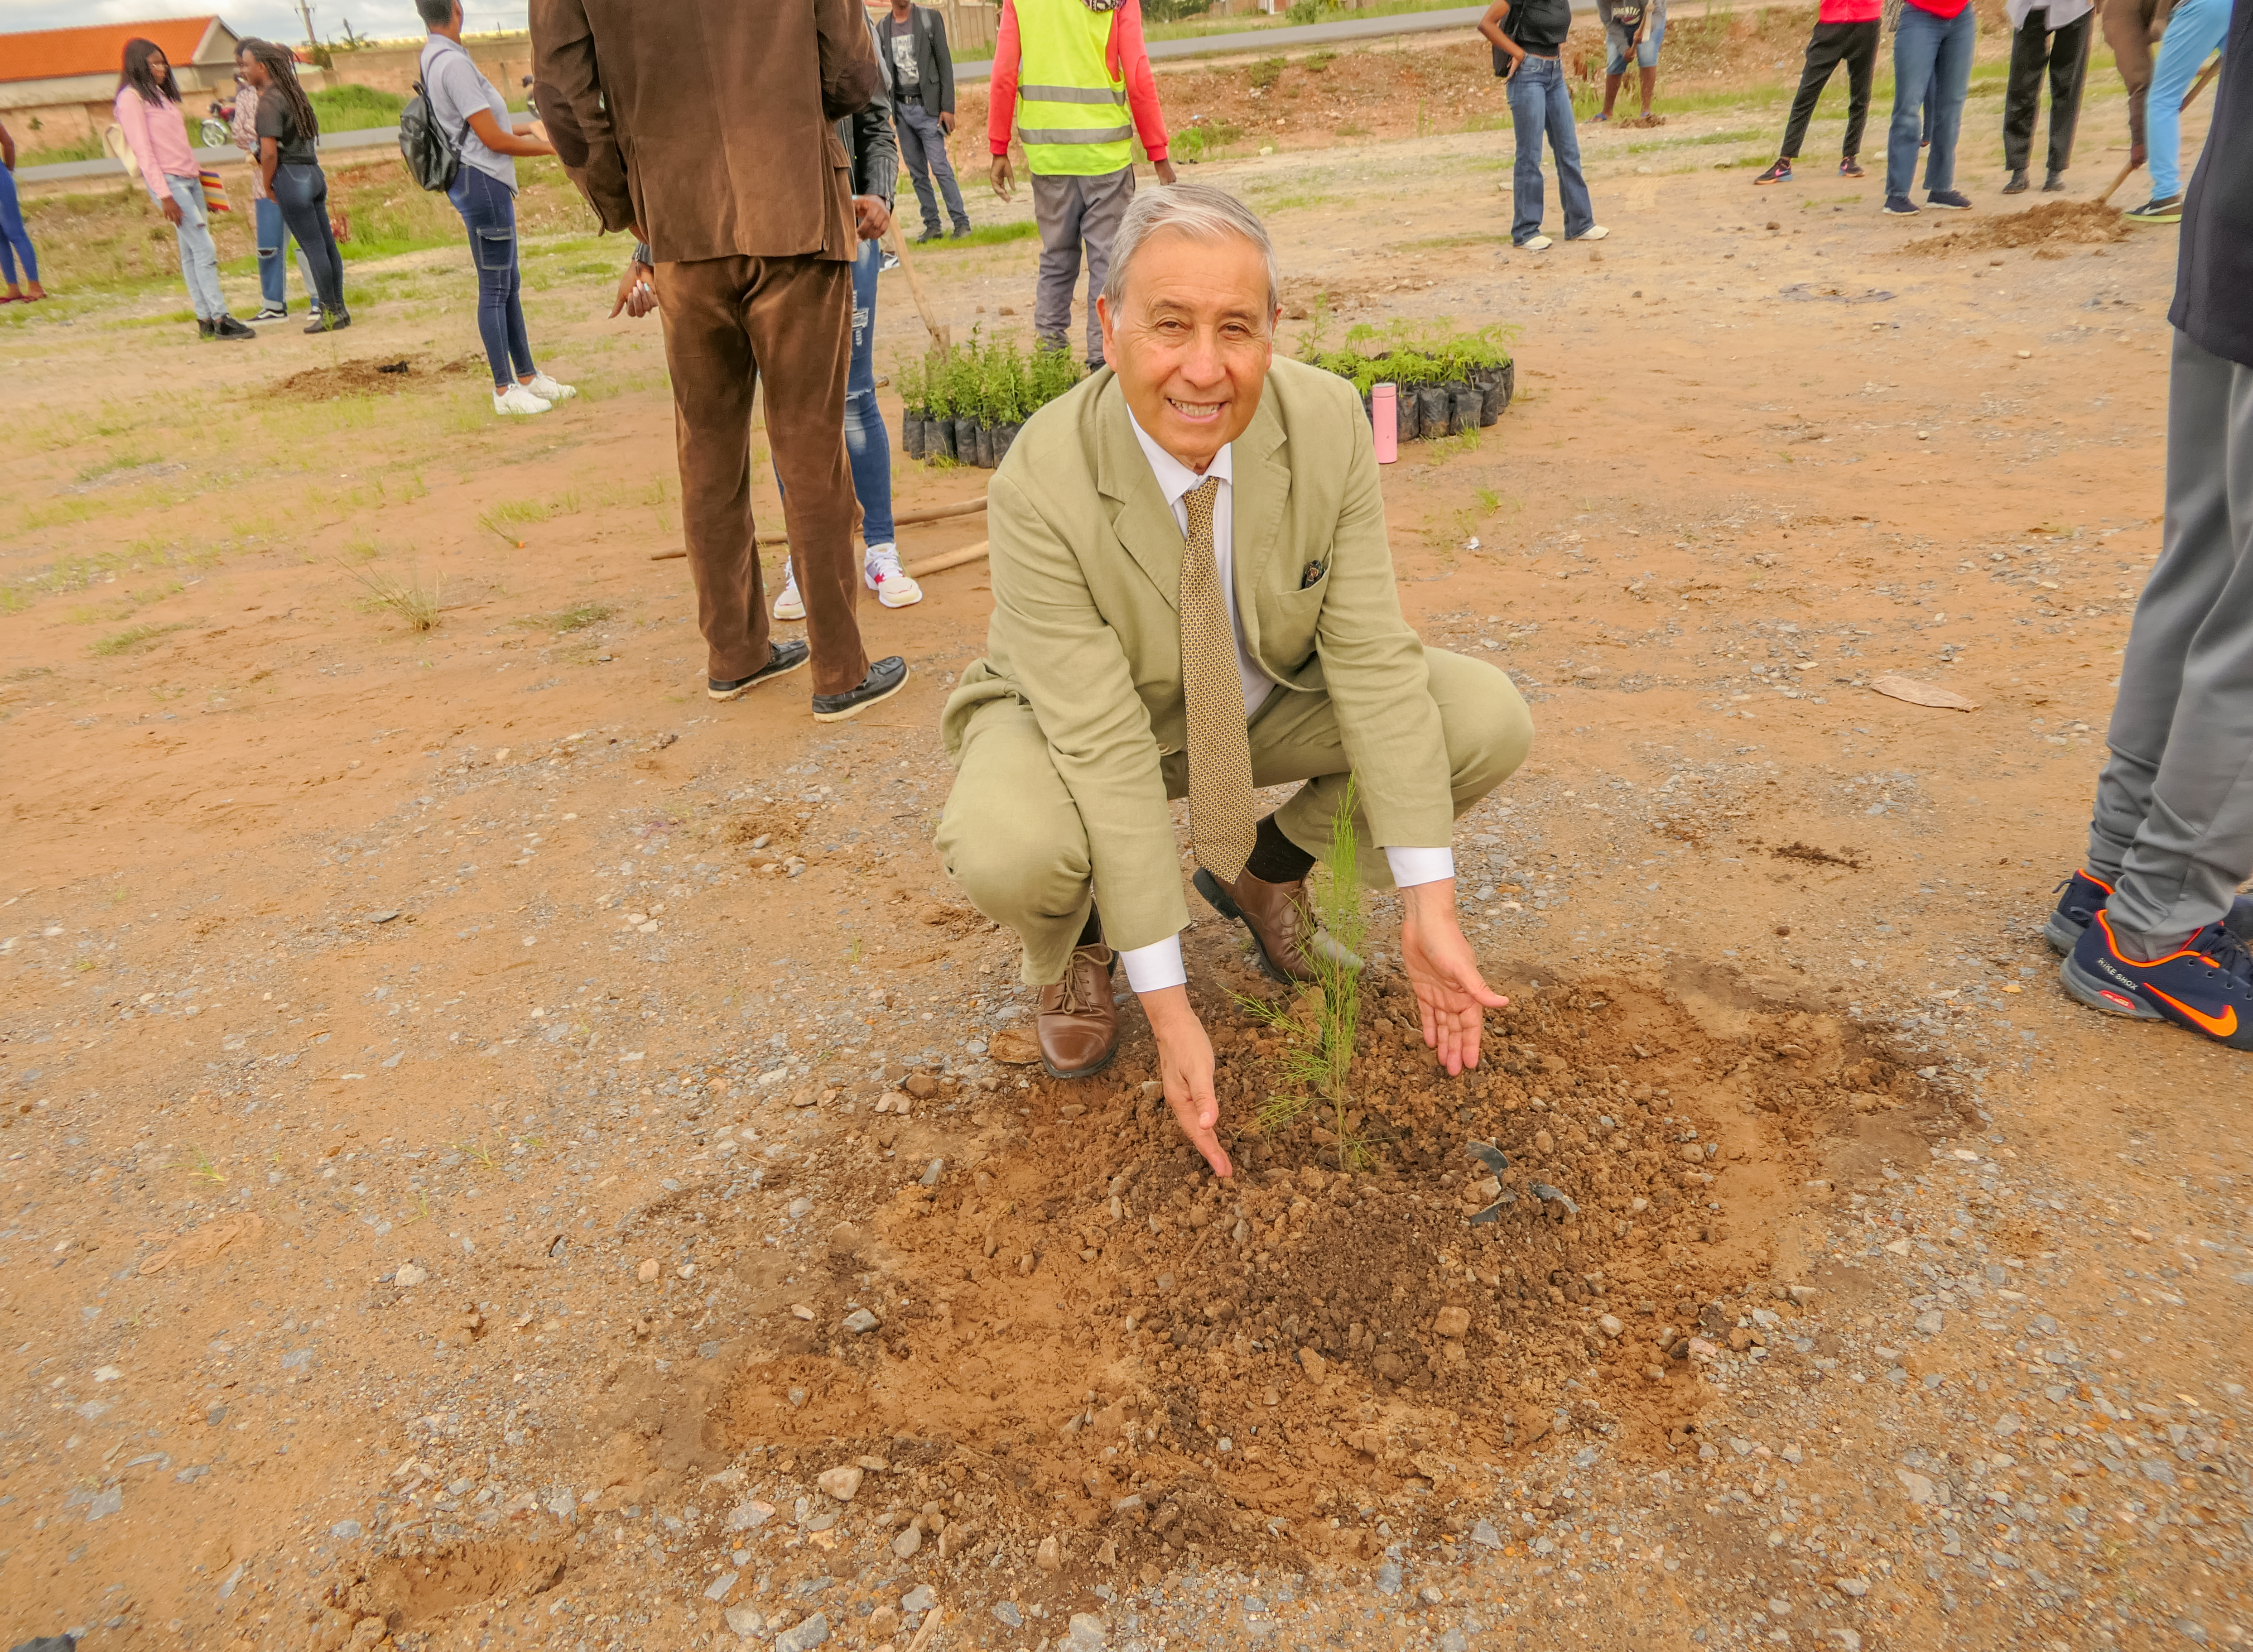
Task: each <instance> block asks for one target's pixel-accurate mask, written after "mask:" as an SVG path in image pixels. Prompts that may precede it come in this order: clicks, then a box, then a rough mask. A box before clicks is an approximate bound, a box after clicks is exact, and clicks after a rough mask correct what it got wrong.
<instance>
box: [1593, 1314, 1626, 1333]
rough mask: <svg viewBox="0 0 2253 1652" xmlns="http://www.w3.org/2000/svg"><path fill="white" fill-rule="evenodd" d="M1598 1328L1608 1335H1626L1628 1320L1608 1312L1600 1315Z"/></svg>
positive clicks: (1597, 1323)
mask: <svg viewBox="0 0 2253 1652" xmlns="http://www.w3.org/2000/svg"><path fill="white" fill-rule="evenodd" d="M1596 1328H1597V1329H1598V1330H1600V1331H1601V1332H1602V1333H1603V1334H1604V1335H1606V1336H1624V1335H1626V1334H1627V1322H1626V1321H1624V1320H1622V1319H1621V1318H1620V1316H1619V1315H1618V1314H1602V1315H1600V1316H1599V1317H1598V1319H1597V1321H1596Z"/></svg>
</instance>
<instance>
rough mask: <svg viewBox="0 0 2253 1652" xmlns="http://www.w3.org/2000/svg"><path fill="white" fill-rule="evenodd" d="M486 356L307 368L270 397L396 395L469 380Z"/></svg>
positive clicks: (277, 385) (327, 398)
mask: <svg viewBox="0 0 2253 1652" xmlns="http://www.w3.org/2000/svg"><path fill="white" fill-rule="evenodd" d="M484 366H485V358H484V357H483V356H456V357H454V358H453V359H450V360H443V361H442V360H438V359H435V358H433V357H431V356H429V355H410V356H393V357H388V358H385V357H376V356H368V357H363V358H360V359H355V360H352V361H339V362H338V363H337V364H336V365H335V366H330V367H308V368H306V369H305V370H304V371H303V373H291V374H290V375H289V377H288V378H286V379H282V380H277V381H276V383H275V385H274V387H273V388H272V389H271V390H269V392H268V393H267V394H269V395H275V396H282V397H285V398H287V399H289V400H291V401H334V400H335V399H336V398H337V397H338V396H369V395H396V394H399V392H401V390H406V389H409V388H411V387H414V386H415V385H418V384H429V383H430V382H431V381H432V380H438V379H461V378H466V377H467V376H468V375H469V374H471V373H474V372H477V371H479V370H480V369H482V368H483V367H484Z"/></svg>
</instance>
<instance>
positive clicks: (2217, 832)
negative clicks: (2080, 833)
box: [2088, 332, 2253, 941]
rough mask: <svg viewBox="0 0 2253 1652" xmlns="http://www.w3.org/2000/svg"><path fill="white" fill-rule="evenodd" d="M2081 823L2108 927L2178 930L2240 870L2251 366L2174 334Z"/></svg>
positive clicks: (2250, 835) (2248, 655)
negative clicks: (2161, 462) (2163, 501)
mask: <svg viewBox="0 0 2253 1652" xmlns="http://www.w3.org/2000/svg"><path fill="white" fill-rule="evenodd" d="M2166 510H2167V513H2166V528H2165V530H2164V531H2163V533H2162V537H2161V541H2160V545H2161V548H2160V551H2159V561H2158V563H2157V564H2155V565H2154V566H2153V568H2152V577H2151V580H2150V582H2148V583H2147V584H2145V587H2144V594H2143V596H2142V597H2141V598H2139V599H2138V602H2137V603H2136V618H2135V623H2134V624H2133V625H2132V626H2131V628H2130V630H2129V632H2128V647H2127V651H2126V653H2125V656H2124V658H2123V659H2122V660H2121V664H2120V695H2119V699H2118V701H2117V702H2116V703H2115V705H2114V706H2113V708H2112V727H2111V728H2110V731H2109V732H2108V733H2107V735H2106V736H2105V738H2106V742H2107V743H2108V744H2110V747H2111V749H2112V756H2111V758H2110V761H2109V762H2107V763H2105V765H2104V772H2103V775H2101V776H2100V777H2098V779H2097V782H2096V812H2095V815H2094V817H2093V818H2092V819H2090V821H2089V864H2088V870H2089V873H2090V875H2093V876H2095V877H2098V878H2101V879H2103V881H2104V882H2108V883H2110V884H2112V885H2113V886H2114V888H2113V893H2112V896H2111V898H2110V900H2109V901H2108V902H2106V903H2105V907H2106V910H2107V911H2109V912H2110V914H2111V918H2112V924H2113V927H2114V928H2115V929H2117V930H2121V931H2125V932H2126V933H2128V934H2131V935H2135V936H2138V937H2141V938H2147V939H2151V940H2158V941H2180V939H2181V938H2183V937H2185V936H2187V935H2189V934H2191V933H2192V932H2193V931H2196V930H2199V929H2201V928H2203V927H2204V926H2205V925H2207V924H2211V923H2214V922H2215V921H2216V920H2217V919H2219V918H2220V917H2222V914H2223V913H2225V912H2227V911H2228V910H2229V903H2230V899H2231V897H2232V896H2233V895H2234V894H2235V892H2236V889H2237V886H2238V884H2240V883H2241V882H2244V881H2245V879H2246V878H2247V877H2248V876H2249V875H2253V368H2249V367H2243V366H2238V365H2237V364H2236V362H2233V361H2225V360H2223V359H2222V358H2221V357H2219V356H2214V355H2209V354H2208V353H2207V352H2205V351H2203V350H2201V349H2200V348H2199V347H2198V345H2195V344H2193V343H2192V342H2191V340H2190V338H2189V336H2188V335H2187V334H2185V333H2182V332H2177V333H2176V334H2175V353H2174V368H2173V377H2172V378H2171V379H2170V380H2169V382H2168V388H2167V506H2166Z"/></svg>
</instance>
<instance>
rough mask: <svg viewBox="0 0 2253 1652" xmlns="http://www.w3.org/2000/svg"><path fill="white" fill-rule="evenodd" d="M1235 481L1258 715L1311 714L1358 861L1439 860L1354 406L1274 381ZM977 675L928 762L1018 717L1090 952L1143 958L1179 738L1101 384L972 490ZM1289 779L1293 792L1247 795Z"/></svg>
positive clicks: (1160, 542)
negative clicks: (1080, 843)
mask: <svg viewBox="0 0 2253 1652" xmlns="http://www.w3.org/2000/svg"><path fill="white" fill-rule="evenodd" d="M1233 464H1234V476H1233V477H1232V480H1231V490H1232V496H1233V505H1234V515H1233V519H1232V520H1233V536H1234V563H1235V568H1234V582H1235V586H1236V598H1237V606H1238V611H1239V613H1240V614H1241V615H1242V617H1243V622H1244V631H1245V642H1246V644H1247V645H1249V648H1250V651H1251V653H1252V658H1253V659H1255V660H1257V661H1258V662H1259V666H1261V668H1262V669H1264V670H1265V671H1266V673H1267V674H1268V675H1269V676H1271V677H1273V678H1274V679H1275V680H1276V682H1277V683H1279V684H1280V687H1278V688H1276V689H1274V690H1273V691H1271V693H1270V696H1269V700H1268V702H1267V704H1266V706H1264V707H1262V708H1261V712H1262V713H1263V714H1265V713H1269V712H1272V711H1273V709H1274V708H1275V707H1276V706H1277V705H1278V704H1280V697H1281V696H1283V695H1287V694H1327V695H1329V699H1330V701H1331V705H1332V708H1333V710H1334V714H1335V715H1336V719H1337V725H1338V728H1339V730H1340V732H1341V734H1342V735H1343V742H1344V746H1345V749H1346V753H1347V756H1348V757H1349V758H1350V760H1351V763H1352V766H1353V770H1354V773H1355V775H1356V777H1357V792H1358V796H1359V800H1360V803H1361V806H1362V810H1363V812H1364V818H1365V819H1367V820H1368V822H1369V825H1370V827H1371V831H1372V832H1373V833H1374V834H1375V837H1376V840H1377V842H1378V843H1379V844H1384V845H1387V846H1390V847H1399V848H1412V847H1440V846H1442V845H1446V844H1448V843H1451V842H1452V841H1453V826H1454V807H1453V803H1452V800H1451V798H1450V796H1449V791H1448V771H1447V747H1446V744H1445V742H1444V741H1443V739H1442V737H1441V732H1440V715H1439V711H1438V708H1436V706H1435V705H1434V704H1433V700H1432V696H1431V694H1430V691H1429V689H1428V688H1427V687H1426V673H1425V663H1424V649H1423V645H1422V644H1421V643H1420V642H1419V641H1418V640H1417V638H1416V634H1415V633H1414V632H1413V631H1410V630H1409V628H1408V624H1407V622H1406V620H1405V619H1403V618H1402V617H1401V613H1400V603H1399V597H1398V596H1397V595H1396V593H1395V591H1394V588H1393V575H1392V550H1391V547H1389V545H1388V544H1387V542H1386V538H1385V500H1384V496H1383V494H1382V493H1381V491H1379V489H1378V469H1377V455H1376V452H1375V450H1374V449H1373V448H1372V447H1371V441H1370V431H1369V422H1368V421H1367V419H1366V418H1364V416H1363V414H1362V410H1361V403H1360V401H1359V399H1358V398H1357V397H1356V396H1355V394H1354V393H1353V390H1352V387H1350V386H1349V385H1348V384H1346V383H1345V382H1344V381H1343V380H1341V379H1338V378H1337V377H1336V376H1335V375H1333V374H1330V373H1323V372H1322V371H1320V370H1318V369H1316V368H1314V367H1309V366H1305V365H1303V364H1301V363H1299V362H1295V361H1287V360H1282V359H1278V360H1277V361H1276V362H1275V363H1274V365H1273V367H1272V368H1271V369H1270V370H1269V373H1268V375H1267V380H1266V388H1265V391H1264V392H1263V394H1261V396H1260V399H1259V412H1258V413H1257V414H1256V415H1253V417H1252V423H1251V426H1250V428H1249V429H1246V430H1245V432H1244V434H1243V435H1242V436H1238V437H1237V438H1236V442H1235V444H1234V450H1233ZM987 532H988V535H989V538H990V540H991V541H992V550H991V558H992V572H993V587H994V612H993V617H992V620H991V622H990V624H989V628H988V631H987V655H986V658H985V659H980V660H979V661H977V662H975V663H974V664H973V665H972V666H970V668H969V669H968V670H967V671H966V672H965V673H963V676H962V680H961V683H960V686H959V687H957V688H956V689H955V691H954V693H953V694H952V697H951V698H950V699H949V700H948V701H947V705H946V711H945V721H944V733H945V741H946V749H947V754H948V756H949V757H950V758H951V759H952V760H953V761H955V762H956V763H959V762H960V760H961V750H962V743H963V738H964V735H965V734H966V731H967V730H968V728H969V727H970V725H971V723H972V721H973V720H974V719H975V718H976V716H977V715H978V714H979V713H980V710H982V709H983V708H987V707H988V706H990V705H992V704H993V703H994V702H995V701H1022V703H1023V704H1024V705H1026V706H1027V707H1029V708H1030V709H1031V711H1032V713H1033V715H1034V717H1035V718H1036V720H1037V721H1038V722H1039V724H1040V728H1041V732H1042V734H1043V736H1044V737H1045V738H1046V740H1047V742H1048V748H1049V755H1050V758H1051V760H1052V761H1053V762H1054V763H1055V764H1056V770H1057V775H1058V776H1059V777H1061V778H1062V779H1063V781H1064V785H1065V787H1066V789H1067V790H1068V791H1070V793H1071V798H1072V800H1073V802H1074V803H1075V804H1076V805H1078V810H1079V814H1080V819H1081V821H1082V822H1083V824H1084V825H1085V827H1086V831H1087V842H1088V851H1089V857H1090V865H1091V867H1092V871H1093V875H1094V882H1095V890H1096V897H1097V899H1098V901H1099V903H1101V906H1102V910H1103V923H1104V933H1105V936H1106V938H1107V939H1108V940H1109V941H1110V943H1111V944H1113V946H1115V947H1119V948H1120V949H1122V950H1125V949H1131V948H1133V947H1137V946H1147V945H1149V944H1153V943H1154V942H1156V941H1160V940H1162V939H1163V938H1165V937H1167V936H1168V935H1171V934H1174V933H1175V931H1178V930H1180V929H1181V928H1182V927H1183V925H1184V924H1186V923H1187V922H1188V917H1189V912H1188V906H1187V903H1186V902H1185V900H1184V899H1183V896H1182V875H1181V852H1180V850H1179V848H1178V847H1176V845H1175V837H1174V829H1173V813H1172V809H1171V807H1170V805H1168V801H1167V795H1168V793H1167V784H1166V779H1165V777H1164V775H1163V773H1162V772H1161V763H1162V760H1163V759H1165V758H1167V757H1168V756H1173V755H1174V754H1178V753H1180V752H1181V751H1182V749H1183V743H1184V741H1185V738H1186V727H1187V715H1186V708H1185V706H1184V702H1183V696H1182V653H1181V617H1180V612H1179V608H1178V603H1179V599H1180V590H1181V573H1182V530H1181V528H1180V527H1179V526H1177V525H1176V523H1175V520H1174V515H1173V512H1172V510H1171V509H1170V508H1169V507H1168V505H1167V504H1166V500H1165V496H1164V494H1163V493H1161V491H1159V487H1158V482H1157V478H1156V477H1155V476H1154V475H1153V474H1152V472H1151V470H1150V464H1149V461H1148V459H1147V458H1146V457H1144V456H1143V453H1142V450H1141V448H1140V445H1139V444H1138V443H1136V441H1135V438H1134V431H1133V425H1132V424H1131V423H1130V422H1129V420H1128V417H1127V411H1126V395H1125V394H1124V392H1123V391H1121V389H1120V387H1119V383H1118V380H1117V378H1116V376H1115V375H1114V374H1113V373H1111V372H1110V371H1109V370H1108V369H1106V370H1104V371H1102V372H1099V373H1096V374H1094V375H1093V376H1092V377H1091V378H1089V379H1087V380H1084V381H1083V382H1082V383H1080V384H1079V385H1078V387H1076V388H1075V389H1073V390H1072V391H1071V392H1070V393H1069V394H1065V395H1064V396H1062V397H1060V398H1058V399H1057V401H1053V402H1050V404H1049V405H1048V406H1047V407H1045V408H1042V409H1041V410H1040V412H1039V413H1037V414H1036V415H1034V416H1033V417H1032V418H1031V419H1030V420H1029V421H1028V422H1026V424H1025V428H1024V429H1023V430H1022V432H1021V433H1020V434H1019V436H1018V437H1017V439H1016V441H1015V443H1013V444H1012V445H1011V447H1010V449H1009V455H1008V458H1007V459H1005V460H1003V461H1002V464H1001V468H1000V470H998V471H996V472H995V473H994V480H993V484H992V485H991V487H990V488H989V489H988V490H987ZM1260 721H1262V717H1261V716H1259V715H1255V717H1254V719H1253V725H1252V747H1253V752H1254V758H1255V771H1256V770H1257V756H1258V752H1259V722H1260ZM1175 767H1176V772H1177V773H1179V772H1181V771H1182V770H1180V768H1179V765H1178V763H1176V765H1175ZM1283 778H1287V777H1283V776H1273V777H1269V776H1265V775H1262V776H1260V777H1259V779H1260V783H1261V784H1273V782H1275V781H1278V780H1280V779H1283ZM1293 778H1301V777H1293Z"/></svg>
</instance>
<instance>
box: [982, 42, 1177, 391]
mask: <svg viewBox="0 0 2253 1652" xmlns="http://www.w3.org/2000/svg"><path fill="white" fill-rule="evenodd" d="M1021 99H1022V102H1021V101H1020V100H1021ZM1013 118H1014V123H1015V127H1016V131H1017V136H1018V137H1019V138H1020V139H1021V140H1022V142H1023V143H1024V146H1025V170H1026V171H1029V172H1030V173H1031V174H1032V182H1033V220H1034V222H1036V224H1038V225H1039V226H1040V231H1041V272H1040V284H1039V286H1038V287H1037V288H1036V290H1035V293H1034V297H1033V332H1034V335H1035V337H1036V338H1038V339H1039V340H1040V341H1041V342H1042V343H1043V344H1046V345H1056V346H1057V347H1059V348H1069V347H1070V345H1071V296H1072V290H1073V289H1074V288H1076V287H1078V284H1079V264H1080V245H1081V243H1082V242H1085V244H1086V247H1087V364H1088V366H1090V367H1099V366H1102V365H1103V328H1102V324H1101V323H1100V322H1099V320H1098V319H1097V317H1096V313H1095V295H1096V294H1097V293H1098V292H1099V291H1101V290H1102V288H1103V282H1104V277H1105V275H1106V274H1107V273H1108V271H1109V269H1110V268H1111V238H1112V235H1113V233H1114V232H1115V231H1116V230H1117V229H1118V227H1119V220H1120V216H1121V215H1122V214H1123V213H1125V212H1126V203H1127V202H1128V201H1129V200H1130V199H1133V194H1134V156H1133V144H1132V140H1133V138H1134V137H1135V136H1140V138H1141V140H1142V148H1143V150H1144V152H1145V153H1147V155H1148V156H1149V157H1150V164H1151V165H1152V166H1154V168H1156V170H1157V173H1158V181H1159V182H1160V183H1161V184H1170V183H1172V182H1173V181H1174V166H1173V163H1172V162H1171V161H1169V160H1168V159H1167V158H1166V122H1165V117H1164V115H1161V113H1160V112H1159V109H1158V87H1157V82H1156V81H1155V80H1154V79H1153V78H1152V76H1151V73H1150V54H1149V52H1148V51H1147V49H1146V48H1145V47H1144V45H1143V44H1142V8H1141V3H1140V0H1003V4H1002V7H1001V31H1000V34H999V38H996V40H995V41H994V78H993V81H992V85H991V89H990V92H989V94H988V97H987V117H986V140H987V148H988V149H989V150H992V152H993V156H994V193H995V194H997V195H999V196H1000V197H1001V199H1003V200H1008V199H1011V198H1012V197H1011V175H1010V170H1009V129H1010V127H1011V124H1012V122H1013Z"/></svg>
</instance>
